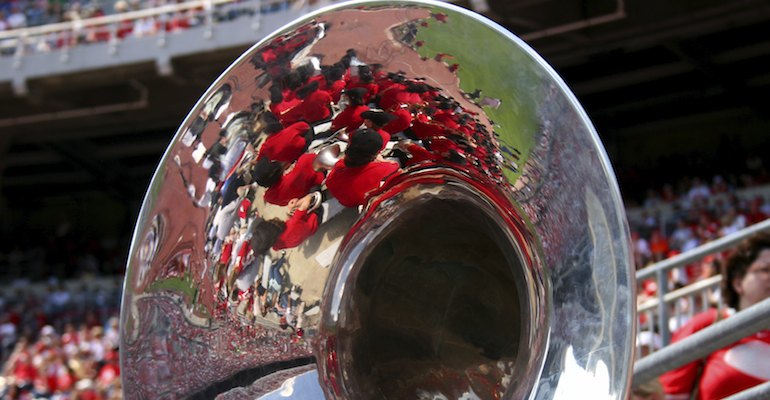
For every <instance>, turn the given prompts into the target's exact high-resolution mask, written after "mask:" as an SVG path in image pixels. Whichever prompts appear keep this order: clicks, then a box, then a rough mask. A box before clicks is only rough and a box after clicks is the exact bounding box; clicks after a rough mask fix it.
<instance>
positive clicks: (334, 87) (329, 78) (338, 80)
mask: <svg viewBox="0 0 770 400" xmlns="http://www.w3.org/2000/svg"><path fill="white" fill-rule="evenodd" d="M344 74H345V71H344V70H343V69H342V68H338V67H332V68H331V69H330V70H329V71H328V72H327V73H326V74H324V75H323V79H320V80H319V81H318V83H319V84H320V86H319V87H318V89H319V90H323V91H326V92H327V93H329V94H330V95H331V96H332V101H333V102H334V103H335V104H336V103H339V101H340V97H341V96H342V90H343V89H345V81H344V80H342V75H344Z"/></svg>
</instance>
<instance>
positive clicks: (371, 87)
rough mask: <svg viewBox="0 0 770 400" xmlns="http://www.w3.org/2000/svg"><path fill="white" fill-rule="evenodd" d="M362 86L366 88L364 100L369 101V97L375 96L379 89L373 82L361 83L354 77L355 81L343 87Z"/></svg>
mask: <svg viewBox="0 0 770 400" xmlns="http://www.w3.org/2000/svg"><path fill="white" fill-rule="evenodd" d="M359 87H360V88H364V89H366V95H365V96H364V102H367V103H368V102H369V100H370V99H372V98H374V96H377V92H378V91H379V87H377V85H376V84H374V83H361V82H359V81H358V79H356V81H355V82H351V83H348V84H347V86H346V87H345V88H346V89H354V88H359Z"/></svg>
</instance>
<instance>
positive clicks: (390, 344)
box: [121, 1, 635, 399]
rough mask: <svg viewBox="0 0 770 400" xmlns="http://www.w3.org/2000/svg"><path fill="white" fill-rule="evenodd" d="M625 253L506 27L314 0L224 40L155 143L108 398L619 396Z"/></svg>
mask: <svg viewBox="0 0 770 400" xmlns="http://www.w3.org/2000/svg"><path fill="white" fill-rule="evenodd" d="M339 63H341V64H339ZM335 65H336V66H335ZM366 66H370V67H369V69H370V70H371V73H372V75H373V76H374V84H373V85H374V86H376V87H377V89H376V90H377V93H376V94H375V88H374V87H372V86H371V85H370V86H367V82H368V79H369V78H366V77H365V76H366V75H367V74H368V73H367V67H366ZM380 66H381V70H379V67H380ZM336 68H341V70H337V69H336ZM338 75H342V78H341V79H342V80H343V83H337V84H335V78H336V77H337V76H338ZM314 81H315V82H318V85H319V86H320V88H319V89H317V90H314V87H313V85H315V84H314V83H312V82H314ZM356 81H359V82H360V83H361V85H360V86H361V87H364V89H363V90H358V91H357V90H351V91H350V92H346V93H343V94H341V96H340V93H339V91H338V89H340V87H341V86H345V85H351V86H350V88H352V87H353V86H355V85H356V83H355V82H356ZM308 83H310V84H309V86H306V85H308ZM297 89H299V90H297ZM322 92H324V93H322ZM358 92H360V93H358ZM325 93H330V94H329V95H328V96H327V95H326V94H325ZM337 96H339V97H337ZM330 97H331V98H332V99H331V100H330ZM359 97H361V98H363V102H364V103H365V104H368V107H369V108H371V109H373V110H379V111H383V112H388V113H390V114H392V115H394V116H395V120H394V121H390V122H389V120H390V119H392V118H394V117H382V115H379V116H378V115H371V116H370V115H369V114H366V116H367V118H369V121H374V122H375V126H373V128H374V129H378V128H380V126H377V125H382V124H385V125H384V128H385V129H386V130H388V129H390V130H391V131H392V132H390V133H392V135H391V138H390V141H387V142H385V141H384V140H385V139H387V137H388V135H387V134H382V135H380V134H378V132H375V131H371V130H365V129H363V128H362V129H357V128H358V127H359V126H360V125H361V124H362V122H363V121H361V120H358V119H356V118H355V117H350V114H355V115H358V114H360V112H361V110H362V109H359V108H356V107H357V105H356V104H357V100H356V99H357V98H359ZM319 105H320V106H319ZM327 107H330V108H327ZM343 109H344V110H343ZM327 110H329V111H331V115H329V116H328V117H327V116H326V113H327V112H326V111H327ZM331 118H333V121H329V119H331ZM379 118H383V119H382V121H381V123H380V124H378V123H377V120H378V119H379ZM276 120H278V121H280V125H279V124H277V123H276ZM303 120H306V121H309V122H310V124H308V125H305V122H303ZM363 123H364V125H365V126H368V127H372V125H371V123H370V122H363ZM399 124H401V125H399ZM309 127H312V131H310V132H308V131H309V129H308V128H309ZM381 145H384V149H382V147H381ZM378 151H379V155H378V156H376V157H375V154H376V153H377V152H378ZM629 249H630V241H629V235H628V228H627V223H626V220H625V214H624V211H623V207H622V204H621V201H620V196H619V191H618V188H617V184H616V182H615V179H614V175H613V173H612V170H611V166H610V164H609V161H608V159H607V157H606V154H605V152H604V150H603V148H602V146H601V144H600V142H599V140H598V136H597V134H596V132H595V131H594V129H593V127H592V125H591V124H590V121H589V120H588V118H587V116H586V114H585V112H584V111H583V109H582V108H581V107H580V105H579V104H578V103H577V101H576V99H575V98H574V96H573V95H572V94H571V93H570V92H569V90H568V89H567V88H566V86H565V85H564V83H563V82H562V81H561V79H560V78H559V77H558V76H557V75H556V74H555V72H554V71H553V70H552V69H551V68H550V67H549V66H548V65H547V64H546V63H545V62H544V61H543V60H542V59H540V57H539V56H538V55H537V54H535V53H534V52H533V51H532V50H531V49H530V48H529V47H528V46H527V45H526V44H524V43H523V42H522V41H521V40H519V39H517V38H516V37H514V36H513V35H511V34H510V33H509V32H507V31H505V30H504V29H503V28H501V27H499V26H497V25H496V24H494V23H493V22H490V21H488V20H486V19H484V18H483V17H481V16H479V15H476V14H473V13H471V12H469V11H467V10H463V9H460V8H458V7H456V6H453V5H451V4H444V3H438V2H422V1H421V2H412V1H404V2H391V3H381V2H353V3H346V4H340V5H337V6H333V7H330V8H327V9H324V10H321V11H319V12H317V13H314V14H311V15H308V16H306V17H304V18H302V19H301V20H298V21H295V22H294V23H292V24H290V25H289V26H286V27H284V28H283V29H281V30H279V31H278V32H275V33H273V34H272V35H270V36H268V37H267V38H265V39H264V40H263V41H261V42H260V43H258V44H256V45H255V46H254V47H252V48H251V49H250V50H249V51H247V52H246V53H245V54H244V55H243V56H241V57H240V58H239V59H238V60H237V61H236V62H235V63H234V64H233V65H232V66H231V67H230V68H229V69H228V70H227V71H226V72H225V73H224V74H223V75H222V76H221V77H220V78H219V79H218V80H217V81H216V82H215V83H214V84H213V85H212V86H211V88H210V89H209V90H208V91H207V93H206V94H204V96H203V97H202V98H201V100H200V101H199V102H198V104H196V105H195V107H194V108H193V110H192V112H191V113H190V114H189V116H188V117H187V119H186V120H185V121H184V122H183V123H182V125H181V127H180V128H179V130H178V133H177V135H176V136H175V138H174V139H173V140H172V142H171V144H170V146H169V147H168V150H167V151H166V154H165V155H164V156H163V159H162V160H161V163H160V165H159V167H158V170H157V171H156V173H155V176H154V178H153V180H152V182H151V184H150V187H149V189H148V192H147V195H146V198H145V201H144V206H143V208H142V210H141V213H140V217H139V221H138V222H137V226H136V230H135V234H134V240H133V243H132V248H131V252H130V256H129V261H128V270H127V274H126V282H125V291H124V301H123V306H122V313H121V323H122V329H123V336H122V345H121V363H122V379H123V387H124V389H125V396H126V398H129V399H150V398H152V399H157V398H166V399H182V398H215V397H217V398H223V399H235V398H238V399H241V398H271V399H272V398H287V397H290V398H323V397H326V398H329V399H334V398H336V399H343V398H345V399H354V398H358V399H375V398H387V399H404V398H425V399H472V398H479V399H498V398H507V399H525V398H529V399H561V398H564V399H566V398H575V396H576V395H577V394H579V395H580V397H582V398H597V399H602V398H607V399H621V398H625V396H626V393H627V388H628V384H629V380H630V374H629V370H630V364H631V358H632V357H631V356H632V344H633V335H634V332H635V329H634V320H635V319H634V315H635V312H634V310H635V300H634V299H635V296H634V293H633V291H634V284H633V281H634V276H633V273H632V271H633V268H632V265H631V257H630V252H629Z"/></svg>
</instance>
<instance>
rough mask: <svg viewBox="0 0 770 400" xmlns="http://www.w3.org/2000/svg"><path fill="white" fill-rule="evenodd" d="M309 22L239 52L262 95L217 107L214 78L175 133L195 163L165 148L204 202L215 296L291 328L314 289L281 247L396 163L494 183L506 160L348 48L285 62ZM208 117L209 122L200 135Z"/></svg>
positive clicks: (412, 85) (436, 105) (475, 129)
mask: <svg viewBox="0 0 770 400" xmlns="http://www.w3.org/2000/svg"><path fill="white" fill-rule="evenodd" d="M321 31H322V27H318V26H316V27H313V26H307V27H306V29H304V30H302V29H300V30H299V33H297V34H296V35H295V36H293V37H285V38H284V37H281V38H277V39H275V40H274V41H273V42H272V43H271V44H270V45H268V46H266V47H265V48H264V50H263V51H261V52H260V53H258V54H256V55H255V56H254V57H253V58H252V59H251V60H250V62H251V64H252V65H253V66H254V67H255V68H256V69H257V70H258V71H260V70H261V71H262V73H261V74H260V75H259V78H257V79H258V85H259V86H260V87H261V88H267V90H268V91H269V101H260V102H255V103H253V104H252V105H251V107H250V110H246V111H237V112H231V113H229V114H228V113H226V112H225V111H226V110H228V109H229V106H228V103H229V102H230V97H231V95H232V91H233V90H232V88H231V86H230V84H229V83H225V84H223V85H222V86H221V87H219V88H218V90H217V91H216V92H215V93H213V94H212V95H211V96H210V98H209V99H208V100H207V101H206V103H205V104H204V106H203V108H202V111H201V113H200V114H199V115H197V116H195V117H194V120H193V121H192V123H191V124H190V126H189V128H188V129H187V130H186V131H184V132H183V136H182V138H181V141H182V143H184V144H185V145H186V146H189V147H190V148H191V150H192V153H193V154H192V155H193V158H194V160H195V161H196V164H195V165H189V163H182V162H181V159H180V158H179V157H178V156H176V157H175V158H174V160H175V161H176V162H177V163H178V164H179V167H180V168H179V169H180V173H181V175H182V179H183V180H184V181H185V183H186V186H187V187H188V192H189V194H190V195H191V196H192V200H193V201H194V202H195V204H196V205H197V206H199V207H207V208H210V209H211V210H212V211H211V213H210V216H211V217H210V219H209V221H208V223H207V225H206V226H207V229H206V231H207V232H209V234H208V241H207V245H206V250H207V255H208V259H209V261H211V263H212V265H214V267H213V272H212V273H213V277H214V282H215V288H216V290H217V293H216V300H217V302H219V303H220V304H221V305H222V306H227V305H229V306H230V307H232V308H235V309H237V310H238V311H239V313H240V315H241V316H242V317H245V318H247V319H251V320H256V319H257V318H258V317H259V318H260V321H261V320H262V319H263V318H267V319H269V320H270V321H272V322H273V323H275V324H277V325H278V326H280V327H281V329H284V330H290V331H292V332H295V333H296V334H297V335H299V336H301V335H302V334H303V329H304V328H305V326H306V324H307V323H308V321H307V317H308V316H314V315H317V313H318V310H319V307H318V305H319V304H318V302H319V300H320V298H317V297H316V298H314V299H312V300H311V301H306V300H305V299H304V298H303V296H302V288H301V287H300V286H298V285H296V284H291V282H296V281H297V280H296V279H292V278H291V277H290V276H289V275H290V274H289V271H290V265H289V261H287V256H286V251H287V250H290V249H294V248H297V247H298V246H300V245H301V244H303V243H305V242H306V241H308V240H309V239H311V238H312V237H313V236H314V235H315V234H316V233H317V232H318V230H319V227H322V226H323V224H324V223H326V222H328V221H329V220H331V219H332V218H334V216H335V215H336V214H337V213H340V212H341V211H342V210H344V209H354V210H357V211H358V212H360V210H361V208H362V207H363V206H364V205H365V204H366V202H367V201H368V200H369V199H370V198H371V197H373V196H376V195H377V194H378V193H380V191H381V190H380V189H381V187H384V186H387V185H388V182H389V181H390V180H392V179H394V178H395V177H397V176H398V175H399V174H401V173H403V172H404V171H405V170H409V169H411V168H416V167H421V168H424V167H426V166H431V165H442V164H451V165H453V166H454V167H457V168H461V169H464V170H466V171H470V170H474V171H476V172H479V173H481V174H482V175H484V176H486V178H488V179H490V180H491V181H493V182H495V183H498V184H502V183H504V182H505V181H506V180H505V178H504V177H503V175H502V174H503V171H502V169H501V167H503V168H508V169H510V170H512V171H515V166H512V165H509V164H504V163H501V162H499V161H500V160H502V157H501V156H500V154H499V153H500V147H499V144H498V143H497V142H496V140H495V138H494V136H493V135H490V134H489V133H488V131H487V125H485V124H482V123H481V122H479V120H478V114H477V113H475V112H472V111H469V110H468V109H466V108H464V107H463V106H461V105H460V103H459V102H457V101H456V100H454V99H453V98H452V97H451V96H449V95H447V94H446V93H444V92H443V91H442V90H441V89H439V88H437V87H433V86H431V85H429V84H427V83H426V82H425V81H424V80H423V79H419V78H407V77H406V73H404V72H401V71H397V72H386V71H384V70H383V67H382V65H380V64H372V65H369V64H365V63H362V62H360V61H358V59H357V57H356V52H355V50H353V49H350V50H348V52H347V53H346V54H345V55H344V56H343V57H341V58H340V59H339V60H335V62H334V63H333V64H328V65H327V64H321V63H320V60H317V59H313V60H309V61H308V62H307V63H304V64H301V65H299V66H292V64H291V63H290V62H289V60H292V58H294V56H295V55H296V53H297V52H299V51H300V50H301V49H302V48H303V47H304V46H305V45H307V43H308V42H310V41H312V40H314V37H315V36H316V35H318V34H319V33H320V32H321ZM451 68H452V67H451V66H449V65H448V64H447V69H449V70H451ZM472 97H473V95H469V98H470V99H471V100H473V99H472ZM211 123H216V124H218V125H220V126H221V130H220V131H219V135H218V138H217V139H216V141H215V142H213V143H212V144H210V145H208V146H205V145H203V144H202V139H201V135H202V132H203V130H204V129H206V127H207V126H208V125H209V124H211ZM507 150H508V152H511V153H512V152H513V151H515V150H511V149H507ZM191 168H206V169H208V180H207V182H206V183H205V189H204V191H203V194H198V193H200V189H199V188H197V187H195V185H193V184H192V183H190V182H188V178H187V177H188V176H189V175H190V174H192V172H191ZM260 210H262V212H263V213H264V212H265V211H264V210H268V211H273V210H277V211H274V212H273V213H272V214H271V215H266V214H267V213H266V214H264V215H263V214H260ZM271 257H272V258H271ZM311 319H312V318H311Z"/></svg>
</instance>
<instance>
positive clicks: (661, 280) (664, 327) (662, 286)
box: [656, 269, 671, 347]
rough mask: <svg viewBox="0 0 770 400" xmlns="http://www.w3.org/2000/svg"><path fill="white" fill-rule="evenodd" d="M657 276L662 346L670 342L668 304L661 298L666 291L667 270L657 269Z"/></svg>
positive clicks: (659, 327) (659, 326)
mask: <svg viewBox="0 0 770 400" xmlns="http://www.w3.org/2000/svg"><path fill="white" fill-rule="evenodd" d="M656 275H657V278H658V329H659V330H660V338H661V340H662V341H663V346H664V347H665V346H668V344H669V343H671V332H670V331H669V329H668V316H669V312H668V304H666V302H665V300H664V299H663V298H664V297H665V296H666V293H668V271H664V270H663V269H659V270H657V271H656Z"/></svg>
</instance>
